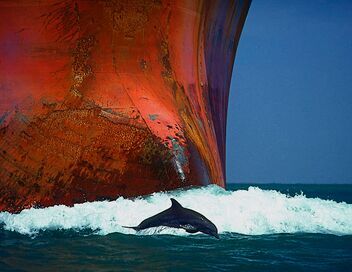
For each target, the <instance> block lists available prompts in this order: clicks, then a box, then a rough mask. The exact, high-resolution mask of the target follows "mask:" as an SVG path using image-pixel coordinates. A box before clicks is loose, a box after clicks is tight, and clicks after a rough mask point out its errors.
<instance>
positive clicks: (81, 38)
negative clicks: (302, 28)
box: [0, 0, 250, 212]
mask: <svg viewBox="0 0 352 272" xmlns="http://www.w3.org/2000/svg"><path fill="white" fill-rule="evenodd" d="M249 5H250V1H247V0H242V1H222V0H221V1H220V0H218V1H200V0H199V1H194V0H192V1H191V0H189V1H187V0H179V1H171V0H170V1H167V0H163V1H161V0H159V1H157V0H148V1H146V0H133V1H118V0H101V1H84V0H77V1H74V0H63V1H44V0H28V1H10V0H8V1H7V0H5V1H1V2H0V192H1V194H0V211H5V210H6V211H10V212H18V211H20V210H22V209H24V208H28V207H32V206H37V207H45V206H50V205H55V204H65V205H73V204H74V203H80V202H85V201H94V200H101V199H114V198H116V197H117V196H126V197H133V196H139V195H144V194H149V193H152V192H156V191H161V190H170V189H175V188H180V187H188V186H192V185H207V184H212V183H213V184H217V185H219V186H223V187H224V186H225V168H224V165H225V136H226V113H227V100H228V93H229V86H230V80H231V74H232V67H233V61H234V56H235V52H236V48H237V43H238V40H239V36H240V33H241V30H242V27H243V23H244V21H245V18H246V14H247V12H248V8H249Z"/></svg>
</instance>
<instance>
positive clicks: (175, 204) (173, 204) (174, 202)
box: [170, 198, 182, 209]
mask: <svg viewBox="0 0 352 272" xmlns="http://www.w3.org/2000/svg"><path fill="white" fill-rule="evenodd" d="M170 200H171V208H172V209H179V208H182V206H181V204H180V203H178V202H177V200H176V199H174V198H170Z"/></svg>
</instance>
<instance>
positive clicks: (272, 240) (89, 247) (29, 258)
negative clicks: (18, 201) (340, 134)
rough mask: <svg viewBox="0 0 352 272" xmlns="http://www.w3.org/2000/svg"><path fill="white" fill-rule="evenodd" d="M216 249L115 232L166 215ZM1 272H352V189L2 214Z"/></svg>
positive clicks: (174, 238) (157, 197)
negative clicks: (203, 225)
mask: <svg viewBox="0 0 352 272" xmlns="http://www.w3.org/2000/svg"><path fill="white" fill-rule="evenodd" d="M171 196H172V197H175V198H176V199H177V200H178V201H179V202H180V203H181V204H183V205H184V206H186V207H190V208H192V209H195V210H197V211H200V212H201V213H203V214H204V215H205V216H206V217H208V218H209V219H211V220H212V221H213V222H214V223H215V224H216V225H217V226H218V229H219V233H220V238H221V239H220V240H216V239H214V238H212V237H209V236H206V235H203V234H196V235H194V234H187V233H185V232H184V231H182V230H172V229H154V230H149V231H146V232H142V233H136V232H134V231H133V230H130V229H124V228H122V227H121V225H135V224H137V223H139V221H140V220H142V219H144V218H145V217H148V216H150V215H152V214H155V213H156V212H158V211H161V210H163V209H164V208H167V207H168V206H170V202H169V198H170V197H171ZM0 224H1V229H0V271H190V270H192V269H196V270H204V271H234V270H237V271H268V270H272V271H352V185H285V184H281V185H277V184H265V185H248V184H247V185H243V184H241V185H232V186H229V188H228V189H227V191H225V190H223V189H221V188H218V187H216V186H210V187H207V188H201V189H189V190H178V191H174V192H169V193H158V194H154V195H151V196H148V197H146V198H137V199H134V200H128V199H123V198H119V199H117V200H116V201H111V202H107V201H102V202H92V203H84V204H80V205H75V206H74V207H65V206H56V207H52V208H46V209H31V210H26V211H23V212H22V213H20V214H17V215H13V214H9V213H0Z"/></svg>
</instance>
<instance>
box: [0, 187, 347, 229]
mask: <svg viewBox="0 0 352 272" xmlns="http://www.w3.org/2000/svg"><path fill="white" fill-rule="evenodd" d="M170 197H174V198H176V199H177V200H178V201H179V202H180V203H181V204H182V205H183V206H184V207H187V208H190V209H194V210H196V211H198V212H200V213H202V214H203V215H205V216H206V217H207V218H208V219H210V220H211V221H212V222H214V224H215V225H216V226H217V227H218V230H219V232H220V233H224V232H235V233H241V234H247V235H260V234H273V233H296V232H308V233H330V234H336V235H351V234H352V204H346V203H344V202H341V203H337V202H335V201H332V200H322V199H319V198H314V199H313V198H307V197H305V196H304V195H296V196H294V197H290V196H287V195H285V194H282V193H280V192H277V191H274V190H261V189H259V188H257V187H250V188H248V190H238V191H234V192H231V191H225V190H224V189H222V188H219V187H217V186H208V187H204V188H196V189H189V190H184V191H174V192H168V193H155V194H153V195H150V196H148V197H145V198H136V199H125V198H122V197H120V198H118V199H116V200H115V201H96V202H86V203H83V204H76V205H74V206H73V207H67V206H64V205H58V206H53V207H49V208H43V209H34V208H32V209H28V210H23V211H22V212H21V213H19V214H11V213H8V212H1V213H0V224H2V225H3V228H4V229H6V230H10V231H16V232H19V233H22V234H30V235H32V234H36V233H38V232H39V231H42V230H70V229H73V230H82V229H90V230H93V231H94V232H95V233H96V234H101V235H105V234H108V233H112V232H120V233H125V234H135V233H136V232H135V231H134V230H132V229H127V228H124V227H122V226H136V225H138V224H139V223H140V222H141V221H142V220H144V219H145V218H147V217H149V216H152V215H154V214H156V213H158V212H160V211H162V210H164V209H167V208H168V207H170V204H171V203H170V200H169V198H170ZM155 231H156V230H155V229H154V230H145V231H143V232H140V233H139V234H144V235H145V234H153V233H155ZM157 232H158V233H159V234H175V235H190V234H188V233H186V232H184V231H183V230H178V229H170V228H164V229H161V230H157Z"/></svg>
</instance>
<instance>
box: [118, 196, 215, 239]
mask: <svg viewBox="0 0 352 272" xmlns="http://www.w3.org/2000/svg"><path fill="white" fill-rule="evenodd" d="M170 200H171V207H170V208H168V209H166V210H165V211H162V212H160V213H158V214H156V215H153V216H151V217H149V218H147V219H145V220H143V221H142V222H141V223H140V224H139V225H138V226H136V227H128V226H124V227H125V228H130V229H134V230H136V231H140V230H144V229H148V228H153V227H160V226H164V227H169V228H180V229H184V230H185V231H187V232H188V233H196V232H202V233H204V234H208V235H210V236H214V237H215V238H217V239H219V234H218V229H217V228H216V226H215V225H214V224H213V223H212V222H211V221H210V220H209V219H207V218H206V217H205V216H203V215H201V214H200V213H198V212H196V211H193V210H191V209H186V208H184V207H182V206H181V204H180V203H178V202H177V201H176V200H175V199H173V198H171V199H170Z"/></svg>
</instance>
